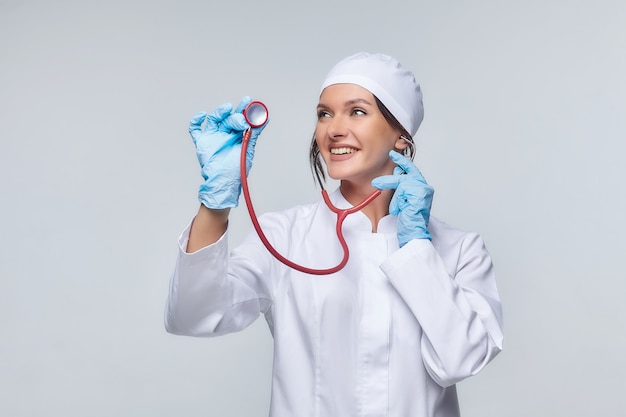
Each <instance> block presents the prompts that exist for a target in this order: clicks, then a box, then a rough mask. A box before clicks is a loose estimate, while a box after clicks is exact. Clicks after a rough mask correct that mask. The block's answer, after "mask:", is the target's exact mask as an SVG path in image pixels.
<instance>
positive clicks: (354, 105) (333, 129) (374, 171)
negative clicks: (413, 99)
mask: <svg viewBox="0 0 626 417" xmlns="http://www.w3.org/2000/svg"><path fill="white" fill-rule="evenodd" d="M317 115H318V119H317V126H316V128H315V138H316V141H317V145H318V146H319V149H320V154H321V156H322V158H323V159H324V162H325V163H326V169H327V171H328V175H329V176H330V177H331V178H333V179H337V180H342V181H350V182H353V183H355V184H364V185H367V186H369V185H370V182H371V180H372V179H373V178H375V177H377V176H380V175H387V174H391V173H392V172H393V168H394V166H395V165H394V163H393V162H392V161H391V159H389V151H390V150H392V149H395V150H397V151H399V152H402V150H404V149H405V148H406V143H405V142H404V141H403V140H401V139H400V134H401V132H400V131H399V130H398V129H395V128H393V127H392V126H391V125H390V124H389V123H388V122H387V120H385V118H384V116H383V114H382V113H381V112H380V110H379V109H378V106H377V105H376V101H375V99H374V96H373V95H372V93H370V92H369V91H368V90H366V89H365V88H363V87H360V86H358V85H355V84H334V85H331V86H328V87H326V88H325V89H324V91H322V94H321V95H320V101H319V104H318V106H317Z"/></svg>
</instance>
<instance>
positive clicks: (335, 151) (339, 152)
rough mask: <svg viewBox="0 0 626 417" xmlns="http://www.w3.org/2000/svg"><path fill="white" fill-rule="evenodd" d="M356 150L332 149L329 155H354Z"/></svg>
mask: <svg viewBox="0 0 626 417" xmlns="http://www.w3.org/2000/svg"><path fill="white" fill-rule="evenodd" d="M356 151H357V150H356V149H354V148H332V149H331V150H330V153H332V154H333V155H345V154H349V153H355V152H356Z"/></svg>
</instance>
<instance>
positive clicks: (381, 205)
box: [339, 181, 394, 233]
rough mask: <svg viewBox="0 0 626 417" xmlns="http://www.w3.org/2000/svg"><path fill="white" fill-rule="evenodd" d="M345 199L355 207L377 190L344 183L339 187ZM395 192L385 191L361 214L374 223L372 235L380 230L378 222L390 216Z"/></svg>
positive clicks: (364, 208) (363, 209) (368, 186)
mask: <svg viewBox="0 0 626 417" xmlns="http://www.w3.org/2000/svg"><path fill="white" fill-rule="evenodd" d="M339 188H340V189H341V194H342V195H343V197H344V198H345V199H346V200H347V201H348V202H349V203H350V204H352V205H353V206H355V205H357V204H359V203H361V202H362V201H363V200H365V199H366V198H367V197H369V196H370V195H371V194H372V193H373V192H374V191H376V188H374V187H372V186H371V185H367V186H355V184H353V183H350V182H347V181H342V182H341V185H340V187H339ZM393 191H394V190H383V191H382V193H381V194H380V195H379V196H378V197H376V198H375V199H374V201H372V202H371V203H369V204H368V205H367V206H365V207H363V208H362V209H361V212H362V213H363V214H365V215H366V216H367V218H368V219H369V220H370V222H371V223H372V233H376V231H377V230H378V222H379V221H380V219H382V218H383V217H385V216H386V215H388V214H389V203H390V202H391V197H392V196H393Z"/></svg>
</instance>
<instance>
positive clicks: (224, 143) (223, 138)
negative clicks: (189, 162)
mask: <svg viewBox="0 0 626 417" xmlns="http://www.w3.org/2000/svg"><path fill="white" fill-rule="evenodd" d="M250 101H251V99H250V97H247V96H246V97H244V98H243V99H242V100H241V102H240V103H239V105H238V106H237V108H236V109H235V110H234V111H233V106H232V104H231V103H225V104H222V105H221V106H219V107H217V108H216V109H215V110H214V111H213V112H212V113H211V114H207V113H206V112H200V113H198V114H196V115H195V116H194V117H193V118H192V119H191V121H190V122H189V133H190V134H191V138H192V139H193V143H194V145H195V146H196V154H197V156H198V161H199V162H200V167H201V169H202V177H203V178H204V183H203V184H202V185H201V186H200V189H199V191H198V199H199V200H200V202H201V203H202V204H203V205H204V206H206V207H207V208H210V209H225V208H231V207H237V205H238V204H239V195H240V194H241V174H240V168H239V161H240V154H241V146H242V140H243V132H244V131H245V130H246V129H248V128H250V125H249V124H248V123H247V122H246V120H245V118H244V116H243V110H244V109H245V107H246V106H247V105H248V103H250ZM203 124H204V126H203ZM266 125H267V124H266ZM264 127H265V125H263V126H261V127H258V128H254V129H252V132H251V135H250V141H249V142H248V149H247V155H246V165H247V166H246V172H249V171H250V168H251V167H252V158H253V156H254V146H255V145H256V139H257V138H258V136H259V134H260V133H261V131H262V130H263V128H264Z"/></svg>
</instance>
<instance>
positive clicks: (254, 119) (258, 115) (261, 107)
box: [239, 101, 381, 275]
mask: <svg viewBox="0 0 626 417" xmlns="http://www.w3.org/2000/svg"><path fill="white" fill-rule="evenodd" d="M243 116H244V117H245V119H246V121H247V122H248V124H249V125H250V128H249V129H246V131H245V132H244V134H243V142H242V146H241V158H240V160H239V163H240V170H241V171H240V173H241V186H242V190H243V196H244V199H245V200H246V206H247V207H248V213H249V214H250V220H251V221H252V225H253V226H254V229H255V230H256V232H257V234H258V235H259V238H260V239H261V242H263V245H265V247H266V248H267V250H268V251H269V252H270V253H271V254H272V255H273V256H274V257H275V258H276V259H278V260H279V261H280V262H282V263H283V264H285V265H287V266H288V267H290V268H293V269H295V270H297V271H300V272H304V273H307V274H313V275H328V274H333V273H335V272H337V271H339V270H341V269H343V267H344V266H346V264H347V263H348V257H349V252H350V251H349V250H348V244H347V243H346V240H345V238H344V237H343V231H342V225H343V221H344V220H345V219H346V217H347V216H348V215H349V214H352V213H356V212H357V211H359V210H361V209H362V208H363V207H365V206H367V205H368V204H369V203H371V202H372V201H373V200H374V199H375V198H376V197H378V196H379V195H380V193H381V191H380V190H376V191H374V192H373V193H372V194H371V195H370V196H369V197H367V198H366V199H365V200H363V201H362V202H361V203H360V204H357V205H356V206H354V207H351V208H348V209H339V208H337V207H335V206H334V205H333V203H332V202H331V201H330V198H329V197H328V193H327V192H326V190H325V189H324V188H322V197H323V198H324V202H325V203H326V205H327V206H328V208H329V209H330V210H331V211H332V212H333V213H335V214H336V215H337V221H336V233H337V238H338V239H339V242H340V243H341V247H342V248H343V259H342V260H341V262H339V264H337V266H334V267H332V268H328V269H314V268H307V267H306V266H302V265H299V264H297V263H295V262H293V261H290V260H289V259H287V258H285V257H284V256H282V255H281V254H280V253H278V251H277V250H276V249H274V247H273V246H272V244H271V243H270V242H269V241H268V240H267V238H266V237H265V234H264V233H263V230H262V229H261V225H260V224H259V221H258V219H257V216H256V213H255V212H254V207H253V206H252V200H251V198H250V190H249V188H248V179H247V173H246V151H247V149H248V143H249V142H250V135H251V133H252V128H255V127H261V126H263V125H264V124H265V123H267V120H268V116H269V112H268V110H267V107H266V106H265V104H263V103H262V102H260V101H252V102H250V103H249V104H248V105H247V106H246V108H245V109H244V111H243Z"/></svg>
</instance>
